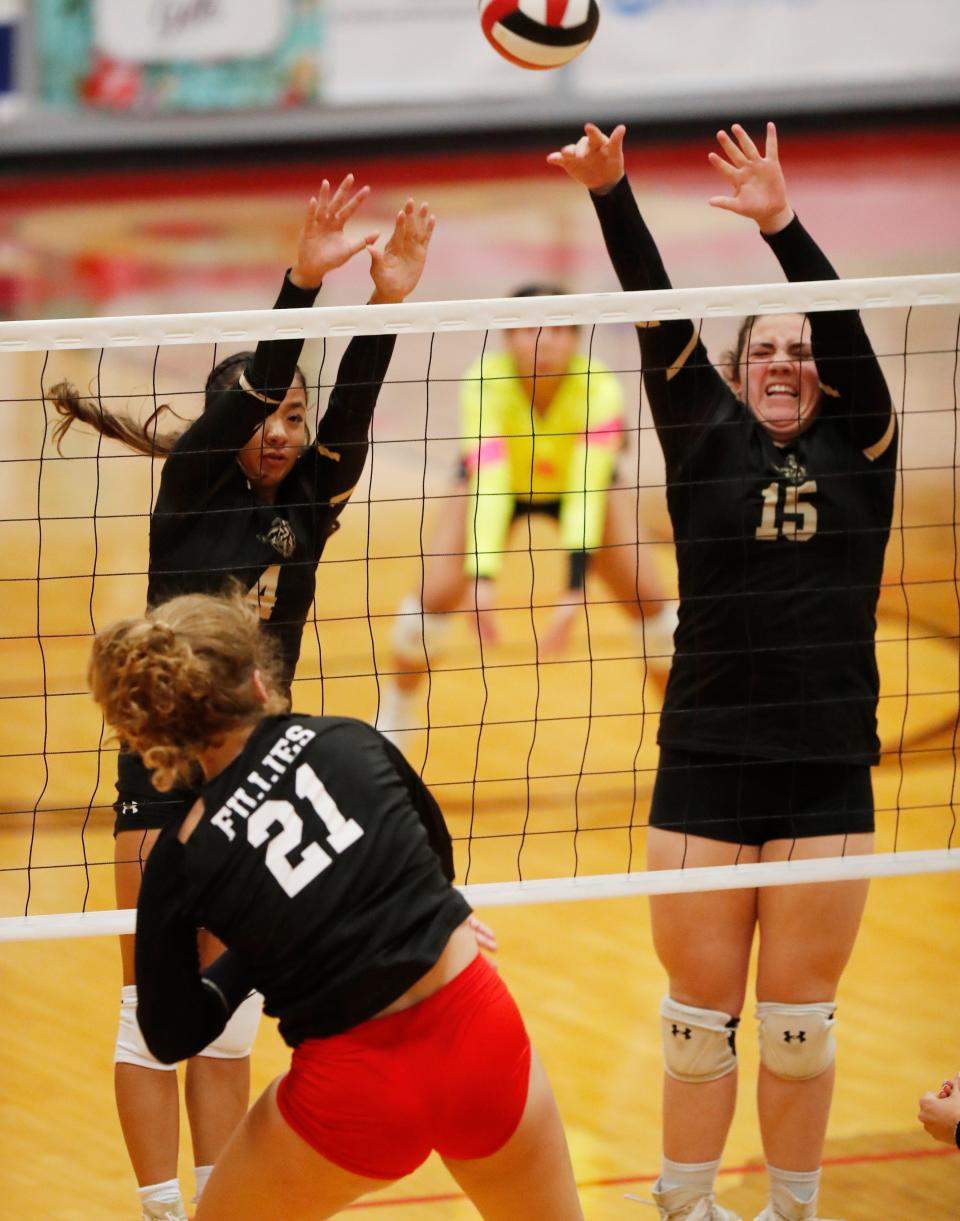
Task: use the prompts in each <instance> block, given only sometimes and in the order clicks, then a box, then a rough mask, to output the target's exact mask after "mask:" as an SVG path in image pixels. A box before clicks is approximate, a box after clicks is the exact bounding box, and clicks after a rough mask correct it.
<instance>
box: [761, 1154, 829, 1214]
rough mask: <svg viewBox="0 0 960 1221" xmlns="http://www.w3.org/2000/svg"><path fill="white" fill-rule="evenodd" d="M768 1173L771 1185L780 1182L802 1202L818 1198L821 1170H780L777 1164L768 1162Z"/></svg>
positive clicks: (808, 1202) (806, 1202) (807, 1202)
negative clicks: (772, 1164) (773, 1164)
mask: <svg viewBox="0 0 960 1221" xmlns="http://www.w3.org/2000/svg"><path fill="white" fill-rule="evenodd" d="M767 1175H768V1176H769V1179H770V1186H771V1188H772V1187H773V1185H774V1183H779V1184H780V1185H781V1186H782V1187H785V1188H786V1189H787V1191H789V1192H790V1194H791V1195H792V1196H793V1197H794V1199H795V1200H797V1202H798V1203H800V1204H810V1203H811V1202H812V1201H813V1200H815V1199H816V1198H817V1193H818V1192H819V1191H820V1171H819V1169H818V1170H778V1169H777V1167H776V1166H771V1165H770V1164H769V1162H768V1163H767Z"/></svg>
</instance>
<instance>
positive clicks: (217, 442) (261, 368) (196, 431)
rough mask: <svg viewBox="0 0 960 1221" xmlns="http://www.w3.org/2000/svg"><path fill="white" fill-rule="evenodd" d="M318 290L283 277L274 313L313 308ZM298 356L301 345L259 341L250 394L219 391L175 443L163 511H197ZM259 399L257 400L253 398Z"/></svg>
mask: <svg viewBox="0 0 960 1221" xmlns="http://www.w3.org/2000/svg"><path fill="white" fill-rule="evenodd" d="M318 292H319V289H315V288H298V287H297V286H296V285H295V284H293V283H292V282H291V281H290V278H289V276H284V280H283V286H282V287H281V289H280V295H279V296H278V297H277V300H276V302H275V303H274V307H273V308H274V309H296V308H301V307H307V306H311V305H313V303H314V301H315V300H316V296H317V293H318ZM302 350H303V340H302V339H263V340H261V341H260V343H258V344H257V348H256V351H255V352H254V354H253V356H252V358H251V359H250V360H249V361H248V362H247V367H246V369H245V370H244V373H245V377H246V381H247V384H248V385H249V386H250V387H251V389H252V390H254V391H255V392H256V393H253V394H248V393H247V392H246V391H244V390H242V389H240V388H239V387H237V388H234V389H230V390H225V391H223V392H222V393H221V394H218V395H217V396H216V397H215V398H214V399H213V400H212V402H210V403H209V404H207V405H206V407H205V410H204V412H203V414H202V415H201V416H200V417H199V418H198V419H196V420H195V421H194V422H193V423H192V424H191V425H190V427H189V428H188V429H187V430H186V432H185V433H184V434H183V435H182V436H181V437H180V439H179V440H178V441H177V444H176V445H175V447H174V449H173V452H172V453H171V454H170V455H169V457H168V458H167V460H166V462H165V463H164V469H163V495H164V508H166V509H168V510H170V509H172V510H189V509H200V508H202V507H203V505H204V504H205V502H206V500H207V498H208V497H209V495H210V493H211V491H212V489H213V487H214V485H215V484H216V482H217V480H218V479H219V477H220V475H221V474H222V473H223V471H224V470H226V469H227V468H228V467H229V466H230V465H231V463H232V462H233V461H234V458H235V456H236V453H237V450H239V449H240V448H241V447H242V446H243V445H245V444H246V442H247V441H248V440H249V439H250V437H251V436H252V435H253V433H254V432H255V431H256V429H257V428H259V427H260V425H261V424H262V423H263V421H264V420H265V419H266V418H267V416H268V415H270V414H271V413H272V412H273V411H274V410H276V404H277V403H278V402H279V401H280V400H281V399H282V398H283V397H284V395H285V394H286V393H287V391H288V390H289V389H290V385H291V383H292V382H293V379H294V375H295V373H296V369H297V361H298V360H299V359H300V353H301V351H302ZM258 394H260V395H263V396H264V397H263V398H258V397H257V395H258Z"/></svg>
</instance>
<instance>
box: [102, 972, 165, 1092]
mask: <svg viewBox="0 0 960 1221" xmlns="http://www.w3.org/2000/svg"><path fill="white" fill-rule="evenodd" d="M113 1061H114V1063H115V1064H136V1065H137V1067H138V1068H155V1069H156V1070H157V1071H158V1072H163V1073H168V1072H175V1071H176V1068H177V1066H176V1065H175V1064H161V1063H160V1061H159V1060H158V1059H157V1058H156V1056H154V1055H153V1054H152V1053H151V1051H150V1048H149V1047H147V1044H146V1041H145V1040H144V1037H143V1032H142V1031H141V1029H140V1023H139V1022H138V1021H137V985H136V984H124V986H123V987H122V988H121V989H120V1024H119V1026H118V1027H117V1045H116V1047H115V1048H114V1052H113Z"/></svg>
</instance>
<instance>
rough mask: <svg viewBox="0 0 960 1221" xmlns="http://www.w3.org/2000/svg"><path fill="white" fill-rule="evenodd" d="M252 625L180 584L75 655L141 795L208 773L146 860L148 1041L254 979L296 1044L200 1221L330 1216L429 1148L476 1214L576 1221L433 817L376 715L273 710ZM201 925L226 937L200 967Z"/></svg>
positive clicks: (535, 1082)
mask: <svg viewBox="0 0 960 1221" xmlns="http://www.w3.org/2000/svg"><path fill="white" fill-rule="evenodd" d="M258 628H259V624H258V621H257V617H256V614H255V612H254V611H253V609H252V608H251V607H250V606H249V605H247V604H245V603H244V602H243V600H242V599H241V598H240V597H238V596H237V597H233V598H224V599H214V598H209V597H204V596H199V595H188V596H185V597H181V598H175V599H173V600H172V601H170V602H168V603H166V604H164V605H162V606H159V607H157V608H155V609H154V610H152V611H151V612H150V613H149V614H148V615H147V616H146V618H142V619H127V620H122V621H121V622H119V623H116V624H114V625H113V626H112V627H110V628H107V629H106V630H104V631H103V632H102V633H100V635H99V636H98V637H97V639H96V641H95V643H94V649H93V654H92V657H91V662H90V672H89V677H90V683H91V687H92V690H93V694H94V698H95V699H96V700H97V702H98V703H99V704H100V705H101V707H102V709H103V712H104V716H105V718H106V720H107V722H108V723H109V724H110V725H112V726H113V727H114V728H115V729H116V730H117V732H118V733H119V734H120V735H121V736H122V737H123V739H124V740H125V741H127V742H130V743H131V744H132V745H133V746H134V747H135V748H136V749H137V750H138V751H139V752H140V753H141V756H142V758H143V760H144V763H145V765H146V766H147V767H148V768H149V769H150V770H151V772H152V775H153V778H154V782H155V784H156V786H157V788H158V789H160V790H161V791H167V790H169V789H170V788H171V786H173V785H175V784H177V783H182V782H183V780H184V779H185V778H187V777H190V776H191V775H192V774H193V769H194V768H195V767H196V766H197V764H199V766H200V767H201V768H202V771H203V777H204V783H203V787H202V790H201V792H200V796H199V799H198V800H197V801H196V802H195V803H194V804H193V806H192V808H190V809H189V810H184V809H181V811H180V814H179V816H178V817H177V818H176V819H175V820H174V821H172V823H171V824H170V825H169V826H168V827H167V828H166V829H165V830H164V832H163V834H162V836H161V838H160V840H159V842H158V843H157V845H156V846H155V848H154V851H153V853H152V854H151V856H150V859H149V860H148V861H147V865H146V869H145V871H144V879H143V886H142V888H141V892H140V897H139V902H138V909H137V947H136V967H137V982H138V985H139V987H140V1021H141V1025H142V1028H143V1032H144V1036H145V1038H146V1042H147V1044H148V1045H149V1046H150V1047H151V1048H152V1049H153V1051H154V1052H155V1053H156V1054H157V1055H158V1056H159V1058H160V1059H161V1060H163V1061H164V1062H167V1063H173V1062H175V1061H177V1060H180V1059H183V1058H184V1057H187V1056H190V1055H194V1054H196V1053H198V1052H199V1051H200V1050H201V1049H202V1048H204V1047H206V1046H207V1045H208V1044H209V1043H210V1041H211V1040H213V1039H216V1038H218V1037H220V1033H221V1032H222V1030H223V1029H224V1027H225V1024H227V1023H228V1021H229V1019H230V1014H231V1012H233V1011H235V1010H236V1008H237V1006H238V1005H242V1004H243V1003H244V1000H243V998H244V997H246V996H247V994H248V993H249V991H250V989H251V988H257V989H259V990H260V991H261V992H262V993H263V997H264V1003H265V1008H266V1010H267V1012H268V1013H270V1014H271V1015H272V1016H275V1017H278V1018H279V1021H280V1032H281V1034H282V1035H283V1037H284V1039H285V1040H286V1042H287V1043H288V1044H289V1045H290V1046H291V1047H292V1048H293V1049H294V1052H293V1059H292V1062H291V1066H290V1071H289V1072H288V1073H287V1074H286V1075H285V1076H283V1077H282V1078H279V1079H278V1080H277V1081H275V1082H274V1083H273V1084H272V1085H270V1086H268V1087H267V1089H266V1090H265V1091H264V1093H263V1094H262V1095H261V1097H260V1099H259V1100H258V1101H257V1103H256V1104H255V1105H254V1107H253V1109H252V1110H251V1112H250V1114H249V1115H248V1116H247V1118H246V1119H245V1120H244V1121H243V1122H242V1123H241V1124H240V1127H239V1128H238V1129H237V1131H236V1133H235V1135H234V1136H233V1137H232V1139H231V1140H230V1143H229V1144H228V1146H227V1148H226V1150H225V1152H224V1154H223V1157H222V1159H220V1160H219V1161H218V1163H217V1165H216V1166H215V1168H214V1170H213V1174H212V1176H211V1178H210V1180H209V1182H208V1184H207V1187H206V1189H205V1191H204V1193H203V1195H202V1196H201V1199H200V1206H199V1210H198V1212H197V1221H245V1219H249V1221H262V1218H264V1217H268V1216H275V1215H276V1214H277V1210H278V1208H279V1209H280V1211H281V1212H282V1214H283V1216H284V1217H289V1218H290V1219H291V1221H301V1219H303V1221H305V1219H306V1218H320V1217H328V1216H330V1215H332V1214H333V1213H334V1212H337V1211H339V1210H340V1209H342V1208H345V1207H346V1206H347V1205H348V1204H349V1203H350V1202H351V1201H353V1200H355V1199H357V1198H358V1197H359V1196H361V1195H364V1194H366V1193H367V1192H370V1191H374V1190H377V1189H379V1188H382V1187H384V1186H386V1185H387V1184H388V1183H389V1182H391V1181H392V1180H394V1179H397V1178H400V1177H402V1176H403V1175H405V1174H409V1173H411V1172H412V1171H413V1170H415V1169H416V1167H417V1166H418V1165H420V1164H421V1163H422V1162H423V1161H425V1160H426V1158H427V1156H428V1154H429V1153H430V1151H431V1150H432V1149H436V1150H437V1151H438V1152H439V1153H440V1155H441V1156H442V1157H443V1159H444V1161H445V1163H446V1165H447V1167H448V1169H449V1170H450V1172H451V1174H453V1176H454V1178H455V1179H456V1180H457V1182H458V1183H459V1184H460V1185H461V1187H462V1188H463V1190H464V1191H465V1192H466V1193H467V1195H468V1196H469V1197H470V1199H471V1200H472V1201H473V1202H474V1204H475V1205H476V1206H477V1208H478V1210H479V1211H480V1214H481V1215H482V1216H483V1217H486V1218H491V1219H502V1221H514V1219H515V1218H517V1217H520V1216H543V1217H549V1218H551V1221H578V1219H580V1218H582V1216H583V1213H582V1212H581V1209H580V1205H579V1203H578V1200H577V1191H576V1186H575V1183H574V1179H573V1171H572V1168H571V1164H570V1158H569V1154H568V1152H567V1146H566V1140H565V1138H564V1134H563V1128H562V1126H561V1123H560V1116H559V1113H558V1111H557V1107H556V1103H555V1101H554V1098H553V1093H552V1091H551V1089H550V1085H549V1082H548V1081H547V1078H546V1074H545V1073H544V1070H543V1067H542V1066H541V1064H540V1062H539V1060H538V1058H537V1056H536V1054H535V1053H534V1051H533V1049H532V1048H531V1046H530V1040H529V1037H528V1035H527V1032H526V1030H525V1028H524V1025H523V1020H522V1018H521V1017H520V1014H519V1011H518V1010H517V1007H516V1005H515V1004H514V1002H513V999H512V998H511V996H510V994H509V993H508V992H507V989H506V987H505V986H504V984H503V983H502V981H501V979H500V976H499V974H498V973H497V972H496V971H495V970H494V969H493V968H492V967H491V966H490V965H489V964H488V963H487V961H486V960H485V959H484V958H483V957H482V956H481V955H480V954H479V952H478V946H477V936H476V935H475V932H474V930H473V929H471V927H470V907H469V905H468V904H467V902H466V900H465V899H464V898H463V897H462V895H460V893H459V892H458V891H456V890H454V889H453V887H452V885H451V882H452V879H453V852H452V847H451V843H450V837H449V835H448V833H447V830H446V826H445V824H444V820H443V815H442V813H441V811H440V809H439V807H438V806H437V804H436V802H435V801H434V800H433V798H432V796H431V795H430V793H429V792H428V791H427V789H426V788H425V787H424V786H423V784H422V783H421V781H420V780H419V778H418V777H417V776H416V774H415V773H414V772H413V770H412V769H411V768H410V767H409V765H408V764H407V763H406V762H405V761H404V759H403V756H402V755H401V754H400V753H399V751H397V750H396V749H395V748H394V747H393V746H392V745H391V744H390V743H389V742H387V741H385V740H384V739H383V737H382V736H381V735H380V734H378V733H377V732H376V730H374V729H372V728H371V727H370V726H368V725H365V724H363V723H362V722H361V721H356V720H350V719H347V718H343V717H310V716H295V715H290V714H287V713H286V712H285V711H284V709H285V708H286V707H287V701H286V697H285V696H284V695H283V694H282V689H283V683H284V674H283V668H282V663H280V664H278V660H279V659H278V658H277V657H276V654H275V651H274V650H273V649H271V647H270V644H271V642H270V641H269V640H267V639H265V638H264V635H263V634H262V633H261V632H260V631H259V630H258ZM264 846H265V850H264ZM200 928H205V929H210V930H212V931H213V932H214V933H216V934H217V935H218V936H220V937H221V938H222V939H223V942H224V943H225V944H226V945H227V946H228V947H229V948H228V949H227V951H226V952H225V953H224V954H223V955H222V956H221V957H220V958H218V959H217V960H216V961H215V962H214V963H213V964H211V965H210V966H209V967H208V968H207V969H206V970H204V971H202V972H201V969H200V965H199V962H198V959H197V952H196V938H197V933H198V930H199V929H200ZM281 1201H282V1203H281Z"/></svg>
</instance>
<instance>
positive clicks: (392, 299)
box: [367, 288, 404, 305]
mask: <svg viewBox="0 0 960 1221" xmlns="http://www.w3.org/2000/svg"><path fill="white" fill-rule="evenodd" d="M403 300H404V298H403V296H396V295H394V294H393V293H390V294H388V293H382V292H381V291H380V289H379V288H375V289H374V290H373V292H372V293H371V295H370V299H369V300H368V301H367V305H399V304H400V303H401V302H402V301H403Z"/></svg>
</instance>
